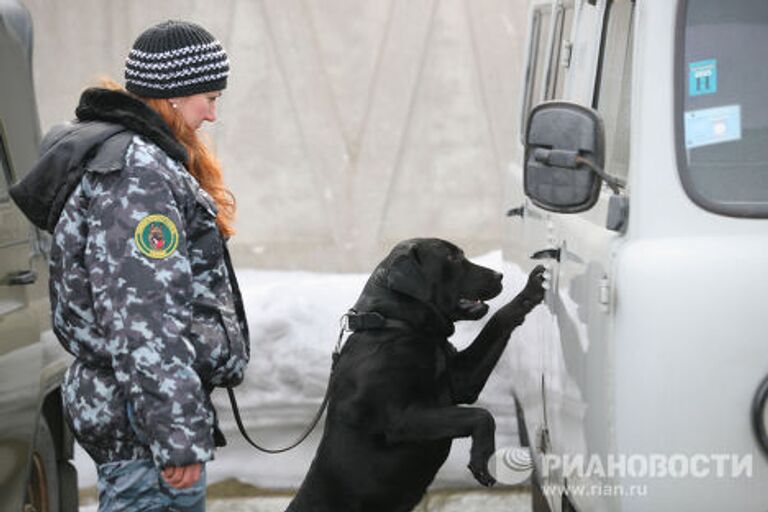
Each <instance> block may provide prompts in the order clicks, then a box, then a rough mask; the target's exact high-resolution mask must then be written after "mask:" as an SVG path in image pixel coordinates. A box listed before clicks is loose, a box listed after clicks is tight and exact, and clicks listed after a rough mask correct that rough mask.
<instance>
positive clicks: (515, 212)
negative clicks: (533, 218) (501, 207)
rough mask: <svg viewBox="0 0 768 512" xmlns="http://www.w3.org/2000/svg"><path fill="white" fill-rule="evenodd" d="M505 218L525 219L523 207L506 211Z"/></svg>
mask: <svg viewBox="0 0 768 512" xmlns="http://www.w3.org/2000/svg"><path fill="white" fill-rule="evenodd" d="M507 217H520V218H522V217H525V206H518V207H517V208H512V209H510V210H508V211H507Z"/></svg>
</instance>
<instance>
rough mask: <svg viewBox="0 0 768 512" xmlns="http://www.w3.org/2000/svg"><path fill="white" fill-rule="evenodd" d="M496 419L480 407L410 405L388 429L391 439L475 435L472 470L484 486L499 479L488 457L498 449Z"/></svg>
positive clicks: (424, 438) (405, 439)
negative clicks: (492, 471) (490, 467)
mask: <svg viewBox="0 0 768 512" xmlns="http://www.w3.org/2000/svg"><path fill="white" fill-rule="evenodd" d="M495 432H496V422H495V421H494V419H493V415H492V414H491V413H490V412H488V411H486V410H485V409H480V408H478V407H455V406H451V407H439V408H429V409H419V408H415V407H413V408H410V409H407V410H406V411H405V412H403V414H402V415H400V416H399V417H398V418H397V419H396V420H395V421H394V422H393V425H392V427H391V428H390V429H388V430H387V432H386V438H387V441H389V442H392V443H398V442H409V441H411V442H413V441H415V442H419V441H434V440H438V439H454V438H457V437H468V436H471V437H472V448H471V450H470V458H469V466H468V467H469V469H470V471H472V474H473V475H474V477H475V479H476V480H477V481H478V482H480V483H481V484H482V485H485V486H491V485H493V484H494V483H496V480H495V479H494V478H493V477H492V476H491V474H490V473H489V472H488V459H489V458H490V457H491V455H493V452H494V451H495V449H496V448H495V439H494V434H495Z"/></svg>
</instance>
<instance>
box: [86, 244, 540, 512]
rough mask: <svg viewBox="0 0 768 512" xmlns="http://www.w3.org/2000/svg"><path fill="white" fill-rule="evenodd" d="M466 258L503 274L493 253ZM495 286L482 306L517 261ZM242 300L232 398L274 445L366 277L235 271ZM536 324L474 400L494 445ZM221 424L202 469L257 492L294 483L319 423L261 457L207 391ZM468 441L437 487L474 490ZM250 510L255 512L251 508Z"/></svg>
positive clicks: (309, 407)
mask: <svg viewBox="0 0 768 512" xmlns="http://www.w3.org/2000/svg"><path fill="white" fill-rule="evenodd" d="M474 261H475V262H476V263H479V264H481V265H484V266H487V267H491V268H494V269H497V270H499V271H502V268H501V267H502V261H501V254H500V252H493V253H490V254H487V255H484V256H481V257H479V258H475V259H474ZM503 271H504V273H505V277H504V291H503V292H502V294H501V295H500V296H499V297H497V298H496V299H494V300H493V301H491V302H489V304H490V306H491V312H490V313H489V314H488V315H487V316H486V318H488V317H490V315H491V314H492V313H493V311H494V310H495V309H497V308H498V307H499V306H500V305H501V304H504V303H506V301H508V300H510V299H511V298H512V297H513V296H514V295H515V294H516V293H517V292H519V291H520V289H521V288H522V286H523V285H524V283H525V278H526V276H525V275H524V274H523V273H522V271H521V270H520V269H519V268H517V267H509V266H507V267H505V268H504V269H503ZM238 277H239V280H240V283H241V288H242V291H243V296H244V299H245V306H246V310H247V313H248V318H249V322H250V326H251V345H252V357H251V363H250V366H249V368H248V372H247V375H246V378H245V382H244V383H243V385H242V386H240V387H239V388H237V396H238V402H239V404H240V408H241V410H242V413H243V416H244V420H245V422H246V424H247V427H248V428H249V430H250V431H251V433H252V437H254V438H255V439H256V440H257V441H262V442H263V444H266V445H268V446H282V445H284V444H286V443H287V442H289V441H291V440H292V439H293V438H294V437H295V435H296V434H298V433H299V432H300V431H301V430H302V429H303V427H304V426H305V425H306V424H307V423H308V421H309V419H310V418H311V417H312V415H313V414H314V412H315V410H316V409H317V407H318V405H319V404H320V402H321V400H322V397H323V394H324V392H325V386H326V383H327V378H328V373H329V370H330V355H331V352H332V349H333V346H334V344H335V342H336V339H337V337H338V333H339V317H340V316H341V315H342V314H343V313H344V312H345V311H346V310H347V309H348V308H349V307H351V306H352V305H353V304H354V302H355V301H356V299H357V296H358V294H359V293H360V291H361V289H362V287H363V284H364V283H365V281H366V279H367V277H368V276H367V275H363V274H317V273H309V272H277V271H262V270H252V269H240V270H239V271H238ZM531 323H535V319H534V320H533V321H531V318H529V321H528V322H526V324H524V325H523V326H522V327H521V328H519V329H518V330H517V331H515V333H514V334H513V336H512V341H511V342H510V346H509V347H508V348H507V351H506V352H505V355H504V357H503V358H502V360H501V361H500V362H499V365H498V366H497V368H496V370H495V372H494V374H493V375H492V377H491V379H490V380H489V382H488V384H487V386H486V388H485V390H484V391H483V394H482V395H481V399H480V403H479V405H481V406H483V407H486V408H488V409H490V410H491V411H492V412H493V413H494V416H495V417H496V420H497V429H498V430H497V446H505V445H515V444H517V426H516V423H515V417H514V404H513V401H512V395H511V390H512V383H511V379H510V375H512V374H513V372H514V371H515V370H516V368H518V367H519V366H520V365H521V363H522V362H523V361H524V360H526V359H530V358H531V357H533V354H532V353H530V350H526V345H525V343H522V340H520V338H521V337H525V336H526V335H525V333H526V331H527V330H529V329H531V328H535V327H531ZM482 324H483V321H480V322H461V323H459V324H457V330H456V334H455V335H454V336H453V337H452V338H451V341H452V342H453V343H454V344H455V345H456V346H457V347H458V348H462V347H464V346H466V345H467V344H468V343H469V342H471V340H472V339H474V337H475V335H476V334H477V333H478V332H479V330H480V328H481V327H482ZM214 401H215V403H216V405H217V409H218V410H219V415H220V421H221V424H222V428H223V430H224V431H225V433H226V434H227V438H228V441H229V445H228V446H227V447H225V448H223V449H220V450H219V451H218V452H217V456H216V460H215V461H213V462H212V463H210V464H209V465H208V481H209V483H214V482H217V481H221V480H224V479H227V478H236V479H238V480H240V481H243V482H246V483H249V484H252V485H255V486H257V487H260V488H266V489H285V490H291V489H295V488H296V487H297V486H298V484H299V483H300V482H301V479H302V477H303V475H304V473H305V471H306V470H307V468H308V467H309V463H310V462H311V460H312V457H313V455H314V451H315V448H316V447H317V441H318V440H319V438H320V435H321V426H322V424H321V426H319V427H318V428H317V430H316V431H315V432H314V433H313V435H312V436H311V437H310V438H309V439H308V440H307V441H306V442H305V443H304V444H303V445H301V446H300V447H299V448H297V449H295V450H292V451H290V452H288V453H286V454H281V455H265V454H262V453H259V452H256V451H255V450H253V449H251V448H250V447H248V446H247V445H246V444H245V443H244V441H242V439H241V438H240V435H239V433H238V432H237V428H236V426H235V425H234V421H233V419H232V415H231V410H230V406H229V402H228V400H227V396H226V393H224V392H217V393H215V394H214ZM468 454H469V443H468V442H467V441H466V440H460V441H457V442H456V443H454V448H453V451H452V452H451V456H450V458H449V460H448V461H447V462H446V464H445V466H444V467H443V469H442V470H441V471H440V473H439V474H438V477H437V479H436V482H435V486H434V487H437V488H457V487H462V488H473V487H474V486H476V485H477V484H476V483H475V482H474V481H473V479H472V478H471V475H470V474H469V472H468V471H467V469H466V465H467V462H468ZM76 465H77V469H78V473H79V482H80V487H81V488H88V487H92V486H94V485H95V479H96V477H95V470H94V467H93V463H92V461H91V460H90V459H89V457H88V456H87V455H86V454H84V453H83V452H82V451H78V453H77V457H76ZM250 510H258V509H257V508H253V509H250Z"/></svg>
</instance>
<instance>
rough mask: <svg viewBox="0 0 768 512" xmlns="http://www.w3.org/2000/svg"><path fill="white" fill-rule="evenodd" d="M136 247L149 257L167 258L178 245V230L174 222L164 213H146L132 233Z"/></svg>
mask: <svg viewBox="0 0 768 512" xmlns="http://www.w3.org/2000/svg"><path fill="white" fill-rule="evenodd" d="M134 240H135V241H136V247H138V248H139V251H141V253H142V254H144V255H146V256H149V257H150V258H155V259H162V258H167V257H168V256H170V255H171V254H173V252H174V251H175V250H176V247H177V246H178V245H179V231H178V230H177V229H176V224H174V223H173V221H172V220H171V219H169V218H168V217H166V216H165V215H147V216H146V217H144V218H143V219H142V220H141V222H139V225H138V226H136V232H135V233H134Z"/></svg>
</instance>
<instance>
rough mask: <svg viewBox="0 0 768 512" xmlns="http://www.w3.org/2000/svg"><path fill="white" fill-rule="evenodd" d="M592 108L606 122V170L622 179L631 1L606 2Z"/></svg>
mask: <svg viewBox="0 0 768 512" xmlns="http://www.w3.org/2000/svg"><path fill="white" fill-rule="evenodd" d="M606 9H607V10H606V13H605V16H606V18H605V21H604V25H603V26H604V28H603V40H602V45H601V48H600V63H599V70H598V78H597V84H596V87H595V100H594V104H595V105H594V106H595V108H597V110H598V112H600V115H601V116H602V118H603V122H604V123H605V149H606V153H605V170H606V172H608V173H609V174H611V175H613V176H618V177H621V178H625V177H626V176H627V173H628V170H629V121H630V119H629V114H630V103H631V102H630V100H631V98H630V91H631V89H632V86H631V84H632V48H633V45H632V39H633V33H634V30H633V26H634V24H633V23H632V21H633V17H634V10H635V2H634V1H633V0H613V1H611V2H608V6H607V8H606Z"/></svg>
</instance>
